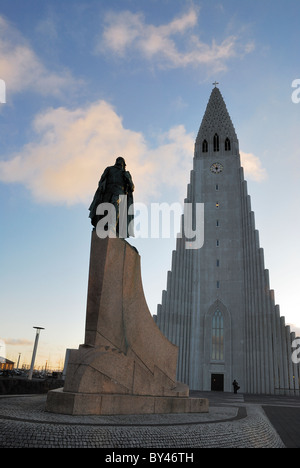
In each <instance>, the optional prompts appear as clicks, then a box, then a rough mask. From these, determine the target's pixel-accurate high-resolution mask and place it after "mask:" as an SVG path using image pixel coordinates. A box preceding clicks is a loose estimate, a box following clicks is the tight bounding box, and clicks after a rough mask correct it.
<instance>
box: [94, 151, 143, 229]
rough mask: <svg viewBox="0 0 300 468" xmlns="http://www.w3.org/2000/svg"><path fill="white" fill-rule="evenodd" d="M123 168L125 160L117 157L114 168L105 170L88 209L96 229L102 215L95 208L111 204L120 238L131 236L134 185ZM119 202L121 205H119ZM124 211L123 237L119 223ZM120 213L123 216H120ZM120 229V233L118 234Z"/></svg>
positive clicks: (122, 220)
mask: <svg viewBox="0 0 300 468" xmlns="http://www.w3.org/2000/svg"><path fill="white" fill-rule="evenodd" d="M125 168H126V163H125V159H124V158H122V157H118V158H117V159H116V162H115V165H114V166H109V167H107V168H106V169H105V171H104V172H103V174H102V176H101V179H100V181H99V184H98V188H97V190H96V193H95V195H94V199H93V201H92V203H91V206H90V207H89V210H90V215H89V217H90V218H91V223H92V225H93V226H94V227H95V228H96V226H97V223H98V222H99V221H100V220H101V219H102V218H103V214H97V207H98V206H99V205H100V204H102V203H103V204H104V203H110V204H112V205H113V206H114V208H115V226H114V227H115V232H116V235H117V236H119V235H120V237H129V236H133V222H132V221H133V191H134V184H133V181H132V178H131V175H130V173H129V172H128V171H126V170H125ZM121 201H122V204H120V202H121ZM124 202H125V203H124ZM104 206H105V205H104ZM124 210H126V213H125V218H126V219H125V223H126V226H125V235H124V226H120V221H121V222H123V223H124ZM122 211H123V216H121V214H122ZM129 213H130V214H129ZM120 228H121V230H122V232H120ZM122 234H123V235H122Z"/></svg>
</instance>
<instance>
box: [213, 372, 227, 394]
mask: <svg viewBox="0 0 300 468" xmlns="http://www.w3.org/2000/svg"><path fill="white" fill-rule="evenodd" d="M211 390H212V391H214V392H224V374H211Z"/></svg>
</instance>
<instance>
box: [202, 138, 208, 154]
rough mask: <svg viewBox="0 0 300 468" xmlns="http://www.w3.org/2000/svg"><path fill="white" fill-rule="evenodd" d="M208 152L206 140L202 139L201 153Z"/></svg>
mask: <svg viewBox="0 0 300 468" xmlns="http://www.w3.org/2000/svg"><path fill="white" fill-rule="evenodd" d="M207 152H208V144H207V141H206V140H203V142H202V153H207Z"/></svg>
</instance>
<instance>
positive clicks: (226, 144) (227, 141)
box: [225, 138, 231, 151]
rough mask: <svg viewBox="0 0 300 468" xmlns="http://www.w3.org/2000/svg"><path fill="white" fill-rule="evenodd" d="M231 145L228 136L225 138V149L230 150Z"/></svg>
mask: <svg viewBox="0 0 300 468" xmlns="http://www.w3.org/2000/svg"><path fill="white" fill-rule="evenodd" d="M230 149H231V146H230V140H229V138H226V140H225V151H230Z"/></svg>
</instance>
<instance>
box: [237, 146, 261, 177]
mask: <svg viewBox="0 0 300 468" xmlns="http://www.w3.org/2000/svg"><path fill="white" fill-rule="evenodd" d="M240 156H241V165H242V166H243V168H244V172H245V177H247V178H249V179H252V180H255V181H256V182H262V181H263V180H265V179H266V178H267V171H266V169H264V168H263V166H262V163H261V161H260V159H259V158H258V157H257V156H255V155H254V154H252V153H244V152H243V151H240Z"/></svg>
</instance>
